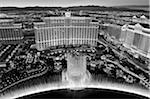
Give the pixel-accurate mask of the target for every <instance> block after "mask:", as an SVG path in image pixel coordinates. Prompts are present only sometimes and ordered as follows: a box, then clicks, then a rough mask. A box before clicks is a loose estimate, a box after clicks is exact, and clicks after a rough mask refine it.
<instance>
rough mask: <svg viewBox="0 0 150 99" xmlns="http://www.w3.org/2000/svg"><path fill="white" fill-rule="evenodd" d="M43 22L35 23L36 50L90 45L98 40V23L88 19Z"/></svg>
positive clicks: (68, 15) (47, 20)
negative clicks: (61, 46)
mask: <svg viewBox="0 0 150 99" xmlns="http://www.w3.org/2000/svg"><path fill="white" fill-rule="evenodd" d="M43 21H44V22H39V23H35V24H34V25H35V39H36V44H37V49H38V50H43V49H46V48H49V47H52V46H58V45H81V44H86V45H91V46H95V45H96V44H97V40H98V31H99V27H98V22H92V18H90V17H71V13H70V12H66V13H65V17H44V18H43Z"/></svg>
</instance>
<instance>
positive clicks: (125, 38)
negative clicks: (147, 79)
mask: <svg viewBox="0 0 150 99" xmlns="http://www.w3.org/2000/svg"><path fill="white" fill-rule="evenodd" d="M121 30H122V31H121V35H120V41H121V42H122V43H123V45H124V46H125V47H127V48H131V49H132V50H133V51H135V52H137V53H139V54H141V55H143V56H145V57H147V58H150V26H149V25H148V24H139V23H137V24H132V25H131V24H130V25H124V26H123V27H122V29H121Z"/></svg>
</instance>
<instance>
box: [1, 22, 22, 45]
mask: <svg viewBox="0 0 150 99" xmlns="http://www.w3.org/2000/svg"><path fill="white" fill-rule="evenodd" d="M21 27H22V25H21V24H14V23H13V20H0V42H1V43H2V44H15V43H20V40H22V39H23V32H22V29H21Z"/></svg>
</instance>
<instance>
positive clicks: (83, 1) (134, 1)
mask: <svg viewBox="0 0 150 99" xmlns="http://www.w3.org/2000/svg"><path fill="white" fill-rule="evenodd" d="M148 4H149V0H0V7H4V6H17V7H26V6H49V7H51V6H61V7H68V6H79V5H99V6H118V5H119V6H120V5H148Z"/></svg>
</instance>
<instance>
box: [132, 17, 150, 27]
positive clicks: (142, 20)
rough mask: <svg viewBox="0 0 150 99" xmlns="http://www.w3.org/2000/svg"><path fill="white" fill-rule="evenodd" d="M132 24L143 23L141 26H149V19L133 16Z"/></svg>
mask: <svg viewBox="0 0 150 99" xmlns="http://www.w3.org/2000/svg"><path fill="white" fill-rule="evenodd" d="M132 22H136V23H143V24H149V25H150V19H148V18H147V17H146V16H144V15H142V16H140V17H139V18H138V17H137V16H133V17H132Z"/></svg>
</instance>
